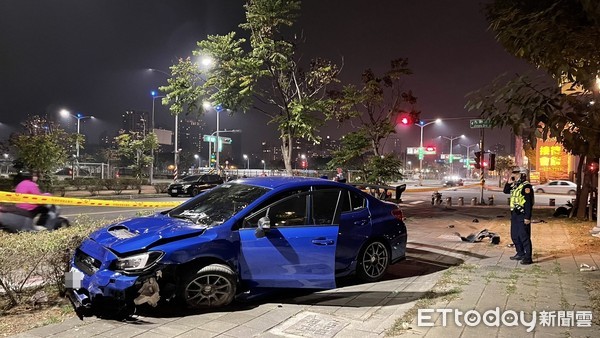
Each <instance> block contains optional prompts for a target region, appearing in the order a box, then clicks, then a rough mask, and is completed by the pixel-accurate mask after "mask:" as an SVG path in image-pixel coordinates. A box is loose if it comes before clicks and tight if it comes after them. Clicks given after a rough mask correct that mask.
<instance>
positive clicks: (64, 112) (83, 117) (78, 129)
mask: <svg viewBox="0 0 600 338" xmlns="http://www.w3.org/2000/svg"><path fill="white" fill-rule="evenodd" d="M60 114H61V115H62V116H72V117H74V118H76V119H77V138H76V139H75V159H76V160H77V176H79V131H80V128H81V120H84V119H93V118H94V116H91V115H90V116H85V115H83V114H81V113H77V114H75V115H73V114H71V112H70V111H68V110H66V109H63V110H61V111H60ZM73 175H75V173H73Z"/></svg>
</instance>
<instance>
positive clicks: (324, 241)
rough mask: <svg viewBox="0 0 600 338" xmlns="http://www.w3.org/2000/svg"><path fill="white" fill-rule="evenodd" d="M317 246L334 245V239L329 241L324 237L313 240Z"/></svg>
mask: <svg viewBox="0 0 600 338" xmlns="http://www.w3.org/2000/svg"><path fill="white" fill-rule="evenodd" d="M312 243H313V244H315V245H333V244H334V243H335V242H334V240H333V239H327V238H324V237H319V238H315V239H313V240H312Z"/></svg>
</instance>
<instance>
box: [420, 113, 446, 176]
mask: <svg viewBox="0 0 600 338" xmlns="http://www.w3.org/2000/svg"><path fill="white" fill-rule="evenodd" d="M441 122H442V119H435V120H434V121H430V122H427V123H425V121H423V120H421V121H419V122H418V123H415V125H416V126H418V127H419V128H421V142H420V143H419V185H423V157H424V156H423V128H425V127H427V126H428V125H430V124H433V123H436V124H439V123H441Z"/></svg>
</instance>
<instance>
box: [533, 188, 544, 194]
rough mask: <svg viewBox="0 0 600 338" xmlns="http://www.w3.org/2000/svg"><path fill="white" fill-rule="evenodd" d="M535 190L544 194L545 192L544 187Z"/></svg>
mask: <svg viewBox="0 0 600 338" xmlns="http://www.w3.org/2000/svg"><path fill="white" fill-rule="evenodd" d="M535 192H538V193H539V192H541V193H542V194H543V193H544V189H538V190H536V191H535Z"/></svg>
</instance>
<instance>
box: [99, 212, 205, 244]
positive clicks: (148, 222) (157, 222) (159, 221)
mask: <svg viewBox="0 0 600 338" xmlns="http://www.w3.org/2000/svg"><path fill="white" fill-rule="evenodd" d="M206 229H207V226H206V225H197V224H194V223H193V222H191V221H188V220H185V219H178V218H171V217H168V216H165V215H156V216H150V217H136V218H131V219H129V220H125V221H122V222H118V223H115V224H112V225H109V226H107V227H105V228H102V229H100V230H98V231H96V232H94V233H93V234H92V235H91V236H90V238H91V239H93V240H94V241H96V242H97V243H99V244H101V245H103V246H104V247H106V248H108V249H110V250H112V251H114V252H116V253H120V254H124V253H128V252H132V251H143V250H146V249H148V248H150V247H152V246H153V245H155V244H157V243H159V242H160V243H165V242H171V241H174V240H177V239H180V238H185V237H192V236H197V235H200V234H202V233H203V232H204V231H205V230H206Z"/></svg>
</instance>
